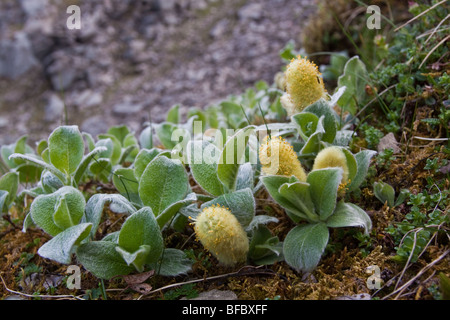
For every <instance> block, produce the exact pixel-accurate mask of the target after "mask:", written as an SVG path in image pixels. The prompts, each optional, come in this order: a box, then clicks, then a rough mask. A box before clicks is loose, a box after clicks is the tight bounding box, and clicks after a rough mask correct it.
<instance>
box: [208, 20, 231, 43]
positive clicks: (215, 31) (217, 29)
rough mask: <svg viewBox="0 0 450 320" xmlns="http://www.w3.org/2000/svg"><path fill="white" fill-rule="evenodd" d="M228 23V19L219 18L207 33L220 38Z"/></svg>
mask: <svg viewBox="0 0 450 320" xmlns="http://www.w3.org/2000/svg"><path fill="white" fill-rule="evenodd" d="M229 24H230V22H229V21H228V19H222V20H220V21H219V22H217V23H216V25H215V26H214V27H212V29H211V31H210V32H209V35H210V36H211V37H212V38H214V39H216V38H220V37H221V36H223V35H224V34H225V33H226V31H227V29H228V27H229Z"/></svg>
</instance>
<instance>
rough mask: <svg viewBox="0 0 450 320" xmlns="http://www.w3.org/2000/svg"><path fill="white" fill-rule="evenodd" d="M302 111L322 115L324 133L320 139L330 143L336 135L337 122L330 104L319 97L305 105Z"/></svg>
mask: <svg viewBox="0 0 450 320" xmlns="http://www.w3.org/2000/svg"><path fill="white" fill-rule="evenodd" d="M303 112H310V113H313V114H315V115H316V116H317V117H318V118H320V117H322V116H323V117H324V119H323V128H324V131H325V132H324V133H323V135H322V141H325V142H328V143H332V142H333V141H334V138H335V137H336V131H337V122H336V117H335V112H334V110H333V109H331V104H330V103H328V102H327V101H325V100H324V99H320V100H318V101H317V102H315V103H313V104H312V105H310V106H308V107H306V108H305V109H304V110H303Z"/></svg>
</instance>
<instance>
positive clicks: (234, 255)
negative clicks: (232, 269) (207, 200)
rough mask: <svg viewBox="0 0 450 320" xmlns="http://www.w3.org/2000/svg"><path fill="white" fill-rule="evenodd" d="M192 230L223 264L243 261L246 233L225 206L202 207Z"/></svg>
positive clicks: (245, 257) (246, 241) (244, 258)
mask: <svg viewBox="0 0 450 320" xmlns="http://www.w3.org/2000/svg"><path fill="white" fill-rule="evenodd" d="M194 231H195V234H196V236H197V239H198V240H199V241H200V242H201V243H202V245H203V247H205V249H207V250H208V251H209V252H210V253H212V254H213V255H214V256H215V257H216V258H217V260H218V261H219V262H220V263H221V264H222V265H225V266H234V265H236V264H238V263H240V262H245V261H246V259H247V254H248V250H249V241H248V237H247V234H246V232H245V230H244V228H243V227H242V225H241V224H240V223H239V221H238V220H237V219H236V217H235V216H234V215H233V214H232V213H231V211H230V210H229V209H227V208H224V207H220V206H211V207H207V208H205V209H203V211H202V212H201V213H200V214H199V215H198V216H197V218H196V220H195V226H194Z"/></svg>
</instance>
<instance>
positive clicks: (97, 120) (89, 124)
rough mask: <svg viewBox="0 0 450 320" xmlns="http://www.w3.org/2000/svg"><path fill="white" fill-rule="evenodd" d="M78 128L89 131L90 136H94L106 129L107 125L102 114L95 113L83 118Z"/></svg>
mask: <svg viewBox="0 0 450 320" xmlns="http://www.w3.org/2000/svg"><path fill="white" fill-rule="evenodd" d="M80 128H81V130H82V131H84V132H87V133H90V134H91V135H92V136H96V135H99V134H101V133H105V132H106V131H108V128H109V125H108V123H107V122H106V121H105V117H104V116H103V115H96V116H93V117H90V118H87V119H86V120H84V121H83V123H82V124H81V126H80Z"/></svg>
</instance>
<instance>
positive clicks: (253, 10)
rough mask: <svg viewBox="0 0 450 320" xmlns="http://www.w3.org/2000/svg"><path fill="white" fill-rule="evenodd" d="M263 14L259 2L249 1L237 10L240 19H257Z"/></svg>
mask: <svg viewBox="0 0 450 320" xmlns="http://www.w3.org/2000/svg"><path fill="white" fill-rule="evenodd" d="M262 16H263V7H262V5H261V4H260V3H249V4H246V5H245V6H243V7H242V8H241V9H239V11H238V17H239V19H240V20H244V21H245V20H259V19H261V18H262Z"/></svg>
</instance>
